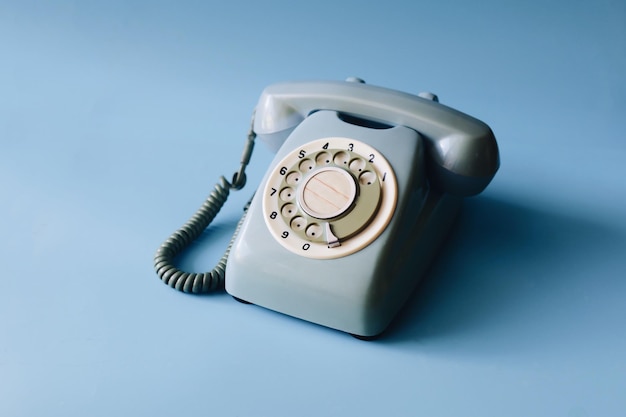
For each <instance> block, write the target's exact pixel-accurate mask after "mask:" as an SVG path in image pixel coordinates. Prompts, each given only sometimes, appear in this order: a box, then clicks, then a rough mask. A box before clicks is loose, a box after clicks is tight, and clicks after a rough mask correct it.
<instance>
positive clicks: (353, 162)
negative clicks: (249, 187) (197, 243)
mask: <svg viewBox="0 0 626 417" xmlns="http://www.w3.org/2000/svg"><path fill="white" fill-rule="evenodd" d="M254 136H257V137H259V138H260V139H261V140H263V141H264V142H266V144H268V145H269V146H270V148H272V149H273V150H275V151H276V156H275V158H274V160H273V161H272V163H271V164H270V167H269V169H268V171H267V173H266V174H265V177H264V178H263V180H262V181H261V185H260V186H259V189H258V190H257V192H256V193H255V196H254V198H253V199H252V200H251V203H250V204H249V208H248V209H247V214H246V215H245V216H244V218H243V219H242V222H240V224H239V226H238V228H237V230H238V232H237V233H236V235H235V237H234V238H233V242H231V246H230V247H229V250H228V251H227V253H226V254H225V256H224V258H223V259H222V261H220V264H219V265H218V267H216V269H215V270H214V271H212V272H211V273H207V274H189V273H184V272H182V271H179V270H177V269H176V268H175V267H173V266H172V265H171V259H172V258H173V257H174V256H175V254H176V253H178V252H179V251H180V250H182V248H183V247H184V246H185V245H186V244H188V243H189V241H190V240H193V239H194V238H195V236H197V235H198V234H199V233H201V231H202V230H203V229H204V228H205V227H206V226H207V225H208V223H209V222H210V221H211V220H212V218H213V217H214V216H215V214H216V213H217V211H218V210H219V207H221V204H223V202H224V201H225V199H226V196H227V195H228V190H229V189H230V188H240V186H242V181H245V179H243V178H242V175H243V167H245V165H246V164H247V162H248V161H247V160H248V159H249V154H250V148H249V147H248V148H247V149H248V151H246V152H245V153H244V158H243V161H242V170H240V171H239V173H238V174H236V175H235V177H234V178H233V182H232V183H229V182H228V181H226V180H225V179H223V178H222V182H221V184H218V185H217V186H216V189H215V190H214V192H213V193H212V194H211V196H210V197H209V199H208V200H207V202H206V203H205V204H204V205H203V207H201V209H200V210H199V212H198V213H197V214H196V215H195V216H194V217H193V218H192V219H191V220H190V221H189V222H188V223H187V225H185V226H184V227H183V229H181V231H178V232H176V233H175V234H174V235H172V236H171V237H170V239H168V241H166V242H165V243H164V244H163V245H162V246H161V248H160V249H159V251H157V255H156V257H155V268H156V269H157V273H158V274H159V276H160V277H161V278H162V279H163V280H164V281H165V282H166V283H168V284H169V285H171V286H173V287H176V288H178V289H181V290H184V291H189V292H201V291H203V290H208V289H211V288H212V287H215V286H219V285H220V284H221V283H222V282H223V281H224V276H227V277H228V279H226V280H225V288H226V291H227V292H228V293H229V294H231V295H232V296H233V297H234V298H236V299H238V300H240V301H245V302H248V303H253V304H257V305H260V306H263V307H266V308H269V309H271V310H275V311H278V312H282V313H284V314H288V315H291V316H294V317H298V318H301V319H304V320H308V321H311V322H314V323H317V324H321V325H324V326H327V327H331V328H334V329H338V330H341V331H344V332H347V333H350V334H353V335H355V336H357V337H361V338H370V337H374V336H377V335H379V334H380V333H382V332H383V331H384V330H385V328H386V327H387V326H388V324H389V323H390V321H391V320H392V319H393V317H394V316H395V314H396V313H397V311H398V310H399V309H400V307H401V306H402V305H403V304H404V302H405V301H406V299H407V298H408V296H409V295H410V293H411V292H412V290H413V289H414V287H415V285H416V284H417V282H418V281H419V279H420V277H421V275H422V274H423V273H424V271H425V269H426V268H427V266H428V265H429V263H430V261H431V259H432V258H433V257H434V255H435V254H436V252H437V250H438V247H439V246H440V244H441V243H442V242H443V240H444V238H445V236H446V233H447V231H448V230H449V228H450V226H451V224H452V222H453V220H454V217H455V216H456V214H457V212H458V210H459V208H460V204H461V201H462V199H463V198H464V197H466V196H470V195H474V194H477V193H480V192H481V191H482V190H483V189H484V188H485V187H486V186H487V185H488V184H489V182H490V181H491V179H492V178H493V176H494V175H495V173H496V171H497V170H498V167H499V152H498V146H497V143H496V140H495V137H494V135H493V133H492V131H491V129H490V128H489V127H488V126H487V125H486V124H484V123H483V122H481V121H479V120H476V119H474V118H472V117H470V116H468V115H466V114H463V113H461V112H459V111H457V110H454V109H451V108H449V107H446V106H444V105H442V104H439V103H438V100H437V98H436V96H434V95H432V94H424V95H422V96H421V97H420V96H414V95H410V94H406V93H401V92H398V91H394V90H389V89H385V88H381V87H375V86H370V85H367V84H365V83H364V82H362V81H361V80H359V79H348V80H347V81H344V82H332V81H323V82H292V83H281V84H275V85H271V86H269V87H267V88H266V89H265V90H264V91H263V93H262V95H261V97H260V99H259V102H258V104H257V106H256V109H255V116H254V119H253V126H252V132H251V134H250V136H249V142H248V143H250V142H251V139H253V138H254Z"/></svg>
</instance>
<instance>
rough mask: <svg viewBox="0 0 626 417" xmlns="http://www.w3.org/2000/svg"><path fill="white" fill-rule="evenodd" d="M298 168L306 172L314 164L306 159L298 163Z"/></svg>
mask: <svg viewBox="0 0 626 417" xmlns="http://www.w3.org/2000/svg"><path fill="white" fill-rule="evenodd" d="M298 167H299V168H300V171H302V172H307V171H310V170H312V169H313V168H314V167H315V162H313V161H312V160H311V159H308V158H307V159H305V160H304V161H302V162H300V165H298Z"/></svg>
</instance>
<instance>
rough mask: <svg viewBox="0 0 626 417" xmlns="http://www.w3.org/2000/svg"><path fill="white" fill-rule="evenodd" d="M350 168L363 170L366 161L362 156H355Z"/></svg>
mask: <svg viewBox="0 0 626 417" xmlns="http://www.w3.org/2000/svg"><path fill="white" fill-rule="evenodd" d="M350 169H351V170H353V171H358V172H361V171H363V170H364V169H365V161H364V160H363V159H361V158H355V159H353V160H352V161H350Z"/></svg>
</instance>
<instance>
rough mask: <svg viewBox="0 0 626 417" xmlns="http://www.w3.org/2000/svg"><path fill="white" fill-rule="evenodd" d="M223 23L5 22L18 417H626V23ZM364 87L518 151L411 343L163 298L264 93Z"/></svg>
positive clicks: (7, 283)
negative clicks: (346, 83)
mask: <svg viewBox="0 0 626 417" xmlns="http://www.w3.org/2000/svg"><path fill="white" fill-rule="evenodd" d="M208 3H209V2H206V4H205V2H191V1H179V2H171V4H170V3H168V2H158V3H157V2H148V1H134V2H130V1H123V2H122V1H110V2H95V1H86V2H62V1H59V2H55V4H54V5H52V4H48V2H45V3H44V2H41V4H40V3H39V2H30V1H15V2H12V1H11V2H7V1H3V2H0V60H1V61H0V194H1V195H2V203H1V204H0V232H1V234H2V238H3V239H2V243H1V245H2V246H1V249H2V250H1V251H0V253H1V255H0V256H1V258H0V259H1V261H2V276H1V278H0V280H1V282H2V285H1V290H0V415H2V416H40V415H63V416H84V415H91V416H111V415H151V416H165V415H186V416H191V415H223V416H248V415H273V416H293V415H307V416H320V415H359V416H368V415H372V416H374V415H398V416H400V415H407V416H408V415H424V416H502V415H506V416H529V415H533V416H568V417H582V416H618V415H623V412H624V410H625V409H626V397H625V396H624V392H626V331H625V329H626V302H624V296H625V294H626V278H625V277H626V272H625V271H626V181H625V178H626V167H625V166H626V165H625V164H624V160H626V134H625V131H626V126H625V124H624V115H625V114H626V81H625V78H624V74H626V42H625V40H626V5H625V3H624V2H618V1H594V2H579V1H576V2H565V1H556V2H555V1H553V2H545V1H544V2H502V1H498V2H496V1H483V2H481V3H480V5H473V6H470V5H469V4H466V3H465V2H461V1H458V2H455V1H446V2H435V3H433V2H422V3H423V4H419V3H420V2H409V1H406V2H396V1H385V2H380V3H378V4H366V3H363V2H356V1H355V2H337V1H317V2H313V3H311V2H305V3H294V2H286V1H285V2H269V1H268V2H256V3H254V2H235V1H231V2H225V3H224V4H219V5H217V4H216V5H210V4H208ZM351 75H354V76H359V77H362V78H364V79H365V80H367V81H368V82H369V83H371V84H376V85H383V86H386V87H390V88H395V89H399V90H404V91H409V92H415V93H417V92H419V91H423V90H430V91H433V92H435V93H437V94H438V95H439V97H440V99H441V101H442V102H444V103H446V104H448V105H450V106H452V107H455V108H458V109H460V110H462V111H465V112H467V113H469V114H471V115H473V116H475V117H478V118H480V119H482V120H484V121H486V122H487V123H488V124H490V125H491V127H492V128H493V130H494V131H495V133H496V137H497V138H498V141H499V144H500V148H501V156H502V167H501V169H500V171H499V173H498V174H497V176H496V178H495V180H494V181H493V183H492V184H491V185H490V187H489V188H488V189H487V190H486V191H485V192H484V193H483V194H482V195H480V196H478V197H475V198H472V199H470V200H467V201H466V204H465V210H464V212H463V214H462V216H461V218H460V221H459V224H458V226H457V227H456V229H455V231H454V233H453V235H452V236H451V238H450V240H449V242H448V244H447V246H446V247H445V249H444V251H443V252H442V253H441V256H440V257H439V258H438V259H437V261H436V263H435V264H434V265H433V267H432V268H431V270H430V272H429V274H428V277H427V278H426V279H425V280H424V281H423V284H422V285H421V286H420V288H419V290H418V291H417V292H416V294H415V296H413V297H412V298H411V300H410V302H409V304H408V305H407V307H406V308H405V309H404V310H403V312H402V314H401V315H400V317H399V318H398V320H396V322H395V324H394V326H393V328H392V329H391V331H390V332H389V334H388V335H387V337H385V338H384V339H382V340H380V341H377V342H374V343H364V342H361V341H357V340H355V339H352V338H350V337H348V336H346V335H344V334H341V333H339V332H335V331H332V330H328V329H325V328H322V327H319V326H315V325H312V324H308V323H305V322H302V321H298V320H296V319H292V318H289V317H286V316H282V315H280V314H276V313H273V312H270V311H266V310H263V309H260V308H257V307H254V306H244V305H241V304H238V303H236V302H234V301H233V300H232V299H231V298H230V297H229V296H227V295H225V294H216V295H212V296H204V297H195V296H189V295H185V294H181V293H177V292H175V291H172V290H171V289H170V288H168V287H167V286H165V285H163V284H162V283H161V282H159V280H158V279H157V278H156V276H155V274H154V272H153V270H152V256H153V254H154V251H155V250H156V248H157V247H158V245H159V244H160V243H161V241H162V240H163V239H164V238H166V237H167V236H168V235H169V233H170V232H172V231H173V230H174V229H176V228H177V227H179V226H180V225H181V224H182V223H183V222H184V221H186V219H187V217H188V216H189V215H190V214H191V213H192V212H193V211H194V210H195V209H196V208H197V206H198V205H199V204H200V203H201V202H202V201H203V199H204V197H205V196H206V194H207V193H208V192H209V190H210V188H211V187H212V186H213V183H214V182H215V181H216V180H217V177H218V176H219V175H221V174H225V175H229V176H230V175H231V172H232V171H234V169H235V168H236V165H237V163H238V161H239V155H240V149H241V147H242V144H243V140H244V136H245V133H246V130H247V128H248V122H249V116H250V112H251V110H252V108H253V106H254V105H255V104H256V99H257V97H258V95H259V94H260V92H261V90H262V89H263V87H265V86H266V85H268V84H270V83H273V82H277V81H285V80H291V79H344V78H345V77H347V76H351ZM255 152H256V153H255V155H254V157H253V163H252V166H251V169H250V177H251V184H250V185H249V186H248V187H247V188H246V189H244V191H241V192H239V193H237V194H235V195H233V197H232V199H231V201H229V203H228V205H227V207H226V208H225V209H224V211H223V213H222V214H221V215H220V217H219V218H218V221H217V223H216V224H215V226H212V227H211V228H209V229H208V230H207V232H206V233H205V235H203V237H202V238H201V239H200V241H199V242H198V243H197V244H196V245H195V246H194V247H193V248H192V249H191V250H190V251H189V252H188V253H187V254H186V256H185V257H184V258H182V259H181V260H180V261H181V265H183V266H184V267H187V268H195V269H201V270H203V269H207V268H210V267H211V266H212V265H213V263H214V262H215V261H216V260H217V259H218V257H219V256H220V254H221V250H222V248H223V246H224V245H225V243H226V242H227V241H228V239H229V235H230V234H231V233H232V229H233V228H234V224H235V222H236V221H237V219H238V217H239V216H240V214H241V211H240V210H241V206H242V205H243V203H244V201H245V200H247V198H248V197H249V195H250V194H251V193H252V192H253V190H254V188H255V185H256V184H255V181H256V183H258V181H259V179H260V177H261V175H262V173H263V172H264V169H265V166H266V165H267V163H268V162H269V160H270V159H271V155H270V154H269V152H268V151H266V150H265V149H264V148H263V147H262V146H258V147H257V150H256V151H255Z"/></svg>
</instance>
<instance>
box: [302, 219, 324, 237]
mask: <svg viewBox="0 0 626 417" xmlns="http://www.w3.org/2000/svg"><path fill="white" fill-rule="evenodd" d="M305 233H306V235H307V237H309V238H311V239H313V238H315V237H317V236H320V235H321V233H322V226H320V225H319V224H317V223H311V224H310V225H309V227H307V228H306V232H305Z"/></svg>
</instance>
